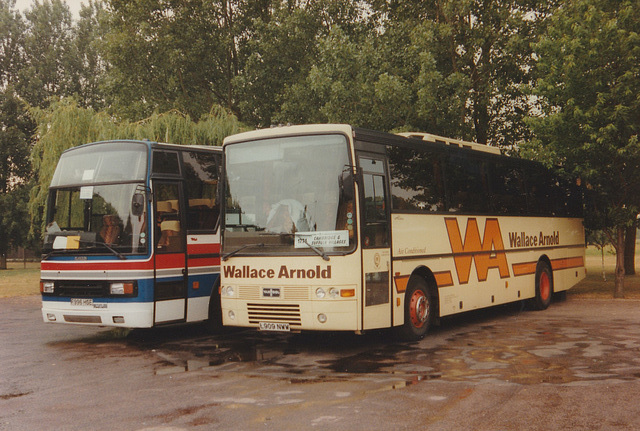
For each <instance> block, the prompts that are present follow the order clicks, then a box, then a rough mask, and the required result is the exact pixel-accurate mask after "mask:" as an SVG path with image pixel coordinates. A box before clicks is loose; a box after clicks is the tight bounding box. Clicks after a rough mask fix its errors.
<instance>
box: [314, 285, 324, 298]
mask: <svg viewBox="0 0 640 431" xmlns="http://www.w3.org/2000/svg"><path fill="white" fill-rule="evenodd" d="M325 295H326V292H325V291H324V289H323V288H322V287H318V288H317V289H316V298H318V299H322V298H324V297H325Z"/></svg>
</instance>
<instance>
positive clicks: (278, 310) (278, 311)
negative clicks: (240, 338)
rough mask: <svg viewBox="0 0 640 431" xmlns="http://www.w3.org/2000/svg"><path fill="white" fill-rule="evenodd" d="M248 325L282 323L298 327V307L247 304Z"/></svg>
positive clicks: (299, 319) (296, 305)
mask: <svg viewBox="0 0 640 431" xmlns="http://www.w3.org/2000/svg"><path fill="white" fill-rule="evenodd" d="M247 312H248V313H249V323H252V324H258V323H260V322H283V323H288V324H289V325H291V326H300V325H301V324H302V319H301V318H300V305H298V304H251V303H249V304H247Z"/></svg>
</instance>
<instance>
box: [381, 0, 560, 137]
mask: <svg viewBox="0 0 640 431" xmlns="http://www.w3.org/2000/svg"><path fill="white" fill-rule="evenodd" d="M371 3H372V4H373V6H374V8H375V9H376V10H377V11H379V13H380V14H381V16H382V17H383V18H382V20H383V26H384V29H385V32H384V33H383V34H382V38H383V40H385V41H386V42H385V43H387V44H391V45H392V46H393V50H389V52H388V54H387V56H388V58H389V60H390V61H391V62H394V63H395V68H394V69H395V70H397V71H400V72H399V73H402V74H404V76H403V78H404V80H406V81H408V82H410V83H411V89H412V92H413V97H412V100H411V106H412V111H413V112H415V115H413V116H412V117H410V118H409V124H407V126H409V127H410V128H412V129H416V130H426V131H430V132H432V133H438V134H444V135H447V136H454V137H459V138H463V139H466V140H474V141H476V142H480V143H492V144H494V145H499V146H503V147H507V146H513V145H514V144H516V143H518V142H520V141H523V140H525V139H526V138H528V136H529V131H528V128H527V127H526V126H525V124H524V122H523V118H524V117H525V116H526V114H527V111H528V110H529V109H530V107H531V106H530V105H531V104H530V98H529V97H528V95H527V94H526V93H525V92H524V88H525V84H528V83H530V82H531V79H532V76H531V73H532V71H533V65H534V56H533V52H532V48H531V46H532V44H533V42H535V41H536V40H537V38H538V37H539V35H540V33H541V31H542V30H543V29H544V25H545V19H546V17H547V16H548V15H549V11H550V10H551V6H552V5H553V4H554V3H555V0H534V1H531V0H509V1H500V2H498V1H493V0H465V1H459V0H444V1H434V0H431V1H415V0H414V1H405V2H386V1H381V0H380V1H378V0H371Z"/></svg>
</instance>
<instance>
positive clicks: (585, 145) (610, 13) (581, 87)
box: [531, 0, 640, 296]
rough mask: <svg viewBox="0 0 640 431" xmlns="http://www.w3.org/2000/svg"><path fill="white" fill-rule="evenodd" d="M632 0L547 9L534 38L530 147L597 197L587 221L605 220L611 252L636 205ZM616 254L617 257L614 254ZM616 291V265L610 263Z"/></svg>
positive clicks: (639, 123)
mask: <svg viewBox="0 0 640 431" xmlns="http://www.w3.org/2000/svg"><path fill="white" fill-rule="evenodd" d="M639 6H640V2H638V1H637V0H633V1H628V0H616V1H609V0H606V1H605V0H578V1H572V2H569V3H567V4H565V5H564V6H563V7H562V8H560V9H558V11H556V13H555V14H554V15H553V17H552V20H551V25H550V27H549V31H548V34H547V35H546V36H545V37H544V39H543V40H542V41H541V42H540V43H539V44H538V46H537V47H536V48H537V52H538V53H539V56H540V61H539V65H538V67H539V76H540V77H539V79H538V83H537V95H539V96H540V97H541V102H542V103H541V105H542V112H543V113H544V115H543V116H540V117H538V118H535V119H533V120H532V121H531V125H532V127H533V130H534V132H535V133H536V136H537V140H536V141H535V142H533V145H532V146H533V148H534V150H533V152H534V153H535V152H536V150H537V149H538V148H542V151H541V152H540V154H544V156H545V157H546V158H547V159H548V161H549V160H553V161H555V162H560V163H561V164H562V165H563V167H564V169H565V171H566V172H568V173H570V174H572V175H576V176H580V177H582V179H583V180H584V181H586V183H587V184H588V187H589V189H590V190H591V193H592V194H593V196H594V200H595V202H596V203H597V204H596V205H593V206H592V207H590V208H589V209H590V213H591V217H589V218H588V221H589V222H590V223H591V224H595V223H597V224H598V225H599V226H598V225H596V226H593V225H592V226H590V227H593V228H606V229H605V232H609V236H610V238H611V240H612V243H613V244H614V246H615V247H616V251H617V254H619V255H622V254H623V250H624V230H625V228H626V227H627V226H629V225H631V224H632V223H633V222H634V221H635V218H636V215H637V214H638V212H639V211H640V176H638V170H639V169H640V142H638V132H639V129H640V99H639V98H638V94H640V80H638V76H640V63H638V58H640V35H639V34H638V29H639V28H640V7H639ZM619 261H620V262H621V259H619ZM616 272H617V274H618V277H617V279H616V295H617V296H621V295H622V280H623V277H624V269H623V268H622V267H621V265H619V267H617V268H616Z"/></svg>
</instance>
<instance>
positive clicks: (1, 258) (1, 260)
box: [0, 253, 7, 269]
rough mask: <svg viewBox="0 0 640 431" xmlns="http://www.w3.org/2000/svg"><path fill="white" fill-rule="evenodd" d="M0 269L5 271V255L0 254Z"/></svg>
mask: <svg viewBox="0 0 640 431" xmlns="http://www.w3.org/2000/svg"><path fill="white" fill-rule="evenodd" d="M0 269H7V255H6V254H2V253H0Z"/></svg>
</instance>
